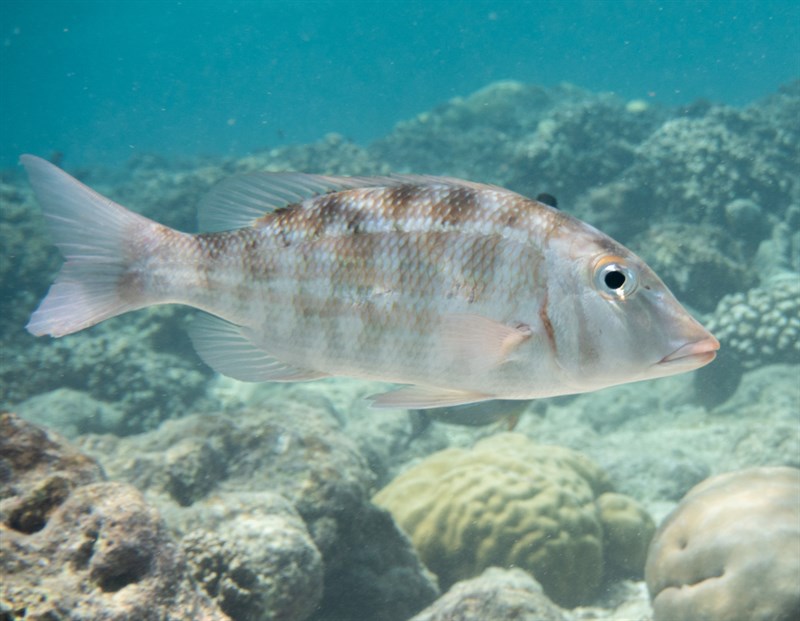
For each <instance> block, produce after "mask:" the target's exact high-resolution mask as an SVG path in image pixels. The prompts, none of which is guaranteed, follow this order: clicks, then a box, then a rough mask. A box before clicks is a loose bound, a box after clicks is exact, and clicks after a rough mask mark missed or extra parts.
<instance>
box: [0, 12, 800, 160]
mask: <svg viewBox="0 0 800 621" xmlns="http://www.w3.org/2000/svg"><path fill="white" fill-rule="evenodd" d="M798 33H800V3H798V2H795V1H793V0H768V1H763V2H744V1H738V0H737V1H732V2H684V1H665V2H654V1H641V2H637V1H622V0H619V1H616V0H612V1H605V2H603V1H587V0H581V1H574V0H566V1H558V2H553V1H550V0H544V1H536V2H522V1H519V2H486V1H475V2H437V1H433V2H418V1H411V2H393V1H387V2H353V1H338V2H337V1H329V2H302V1H299V2H298V1H285V2H241V1H221V0H220V1H214V2H211V1H208V0H196V1H184V2H176V1H172V0H160V1H156V0H138V1H135V0H127V1H125V0H111V1H108V0H105V1H101V0H82V1H75V0H38V1H34V2H31V1H28V0H4V2H2V3H1V4H0V41H1V42H2V46H1V47H0V80H1V82H0V84H1V85H2V87H1V89H0V167H7V166H11V165H13V164H15V163H16V160H17V157H18V156H19V154H20V153H22V152H33V153H38V154H40V155H45V156H46V155H48V154H49V153H51V152H53V151H58V152H60V153H62V154H63V155H64V156H65V160H64V161H65V163H66V164H73V165H77V164H92V163H97V162H105V163H109V162H113V161H121V160H125V159H126V158H127V157H129V156H130V155H132V154H137V153H142V152H152V151H155V152H158V153H162V154H183V155H196V154H222V153H224V154H229V155H235V154H244V153H246V152H248V151H250V150H252V149H259V148H265V147H269V146H272V145H276V144H281V143H286V142H289V143H305V142H310V141H312V140H315V139H318V138H319V137H321V136H322V135H324V134H326V133H328V132H338V133H341V134H343V135H344V136H346V137H349V138H351V139H353V140H356V141H358V142H365V141H369V140H372V139H375V138H377V137H379V136H381V135H383V134H385V133H387V132H388V131H389V130H390V129H391V128H392V126H393V125H394V124H395V123H396V122H397V121H399V120H401V119H405V118H408V117H411V116H414V115H415V114H417V113H419V112H422V111H424V110H428V109H430V108H432V107H433V106H435V105H437V104H439V103H441V102H443V101H446V100H447V99H449V98H451V97H454V96H457V95H465V94H467V93H470V92H472V91H474V90H476V89H477V88H479V87H481V86H483V85H485V84H487V83H489V82H492V81H495V80H498V79H517V80H521V81H524V82H528V83H533V84H540V85H545V86H548V85H555V84H558V83H560V82H564V81H566V82H571V83H574V84H577V85H579V86H582V87H585V88H588V89H590V90H594V91H612V92H615V93H618V94H619V95H620V96H621V97H623V98H648V99H652V100H653V101H658V102H661V103H665V104H676V103H688V102H690V101H693V100H695V99H698V98H705V99H709V100H713V101H717V102H723V103H728V104H735V105H741V104H745V103H748V102H750V101H752V100H754V99H756V98H758V97H761V96H763V95H765V94H767V93H769V92H771V91H773V90H775V88H777V86H778V85H779V84H781V83H783V82H786V81H787V80H789V79H791V78H793V77H796V76H797V75H798V74H800V43H798V40H799V37H800V34H798Z"/></svg>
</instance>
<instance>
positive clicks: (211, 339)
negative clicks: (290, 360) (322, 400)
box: [189, 315, 328, 382]
mask: <svg viewBox="0 0 800 621" xmlns="http://www.w3.org/2000/svg"><path fill="white" fill-rule="evenodd" d="M189 336H190V337H191V339H192V344H193V345H194V348H195V351H196V352H197V354H198V355H199V356H200V357H201V358H202V359H203V362H205V363H206V364H207V365H208V366H210V367H211V368H212V369H214V370H215V371H217V372H218V373H222V374H223V375H227V376H228V377H232V378H233V379H237V380H240V381H243V382H302V381H307V380H313V379H319V378H321V377H327V375H328V374H327V373H322V372H320V371H315V370H313V369H304V368H300V367H295V366H292V365H289V364H286V363H284V362H281V361H280V360H278V359H277V358H275V357H274V356H272V355H270V354H269V353H268V352H266V351H265V350H263V349H261V348H260V347H259V346H258V345H256V344H255V343H253V340H252V339H251V338H250V337H248V335H247V330H246V328H243V327H241V326H237V325H235V324H232V323H229V322H227V321H225V320H224V319H219V318H218V317H213V316H212V315H201V316H199V317H197V318H195V321H194V322H193V323H192V325H191V327H190V329H189Z"/></svg>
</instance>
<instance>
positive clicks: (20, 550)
mask: <svg viewBox="0 0 800 621" xmlns="http://www.w3.org/2000/svg"><path fill="white" fill-rule="evenodd" d="M0 442H2V446H0V472H2V473H3V477H2V479H3V481H2V490H0V539H2V541H3V546H2V551H1V552H0V601H3V602H4V603H5V604H6V606H7V608H8V609H9V610H10V614H12V615H19V616H20V617H22V616H24V617H25V618H29V619H63V620H65V621H66V620H75V621H79V620H80V621H83V620H88V619H97V620H100V621H124V620H126V619H142V620H144V621H155V620H157V619H167V618H168V619H171V620H174V621H182V620H186V621H189V620H202V621H223V620H224V619H227V617H226V616H225V615H224V614H222V613H221V612H220V611H219V610H218V609H217V608H216V607H215V606H214V605H213V604H212V603H211V602H210V600H209V599H208V598H207V597H206V596H205V595H203V594H201V592H200V591H199V590H198V588H197V585H196V584H195V583H194V582H193V580H192V579H191V576H190V574H189V572H188V568H187V565H186V561H185V558H184V556H183V554H182V553H181V552H180V551H179V549H178V548H177V546H176V544H175V542H174V541H173V540H172V538H171V537H170V535H169V534H168V532H167V529H166V526H165V525H164V523H163V521H162V520H161V518H160V517H159V514H158V512H157V511H156V510H155V509H154V508H153V507H151V506H149V505H147V503H146V502H145V501H144V499H143V498H142V495H141V494H140V493H139V492H138V491H137V490H136V489H134V488H133V487H132V486H130V485H127V484H124V483H111V482H105V481H102V472H101V470H100V468H99V467H98V466H97V464H96V463H95V462H94V461H93V460H91V459H89V458H88V457H86V456H84V455H81V454H80V453H78V452H76V451H75V450H74V449H71V448H70V447H69V446H67V445H65V444H64V443H63V442H62V441H61V440H60V439H59V438H58V437H57V436H55V435H53V434H49V433H47V432H44V431H43V430H41V429H39V428H36V427H34V426H33V425H30V424H28V423H25V422H24V421H22V420H21V419H19V418H17V417H15V416H14V415H11V414H2V415H0Z"/></svg>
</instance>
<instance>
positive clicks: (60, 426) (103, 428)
mask: <svg viewBox="0 0 800 621" xmlns="http://www.w3.org/2000/svg"><path fill="white" fill-rule="evenodd" d="M16 411H17V413H18V414H19V415H20V416H22V418H24V419H25V420H27V421H29V422H31V423H34V424H35V425H41V426H42V427H48V428H50V429H54V430H55V431H57V432H59V433H61V434H63V435H64V436H66V437H67V438H75V437H76V436H79V435H81V434H84V433H114V432H117V431H119V428H120V423H121V421H122V417H123V414H122V412H121V411H120V409H119V408H117V407H116V406H114V405H112V404H110V403H105V402H103V401H98V400H97V399H95V398H93V397H92V396H91V395H88V394H86V393H85V392H81V391H79V390H72V389H71V388H58V389H56V390H51V391H50V392H46V393H43V394H40V395H35V396H33V397H31V398H30V399H27V400H25V401H23V402H22V403H20V404H18V405H17V407H16Z"/></svg>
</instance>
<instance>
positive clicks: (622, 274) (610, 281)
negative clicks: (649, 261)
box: [594, 256, 638, 300]
mask: <svg viewBox="0 0 800 621" xmlns="http://www.w3.org/2000/svg"><path fill="white" fill-rule="evenodd" d="M594 286H595V288H596V289H597V290H598V291H599V292H600V293H601V294H602V295H603V296H605V297H607V298H609V299H614V300H624V299H625V298H627V297H630V296H631V295H632V294H633V292H634V291H636V288H637V287H638V280H637V278H636V272H635V271H634V270H633V269H631V267H630V266H629V265H628V263H627V261H625V259H623V258H622V257H617V256H605V257H602V258H601V259H600V260H599V261H597V263H595V266H594Z"/></svg>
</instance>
